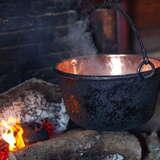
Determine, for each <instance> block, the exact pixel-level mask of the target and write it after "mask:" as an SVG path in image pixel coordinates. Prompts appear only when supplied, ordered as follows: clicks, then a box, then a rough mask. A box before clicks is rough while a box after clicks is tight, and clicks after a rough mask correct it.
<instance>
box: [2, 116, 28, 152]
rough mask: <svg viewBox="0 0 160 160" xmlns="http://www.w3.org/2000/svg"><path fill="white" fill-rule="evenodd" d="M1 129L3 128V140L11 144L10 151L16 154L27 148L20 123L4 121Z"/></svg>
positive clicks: (10, 120) (14, 120) (17, 121)
mask: <svg viewBox="0 0 160 160" xmlns="http://www.w3.org/2000/svg"><path fill="white" fill-rule="evenodd" d="M0 127H2V128H3V133H2V135H1V137H2V139H3V140H4V141H6V142H7V143H8V144H9V150H10V151H12V152H14V151H17V150H19V149H22V148H24V147H25V144H24V140H23V129H22V127H21V125H20V121H19V120H17V119H14V118H9V119H8V121H4V120H2V121H1V122H0Z"/></svg>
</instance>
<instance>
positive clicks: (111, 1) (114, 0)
mask: <svg viewBox="0 0 160 160" xmlns="http://www.w3.org/2000/svg"><path fill="white" fill-rule="evenodd" d="M120 1H121V0H105V1H104V6H105V7H106V8H108V9H111V8H113V9H114V10H115V11H118V12H119V13H120V14H121V15H123V16H124V17H125V19H126V20H127V22H128V23H129V25H130V27H131V29H132V31H133V32H134V34H135V36H136V39H137V41H138V42H139V45H140V48H141V52H142V54H143V55H142V56H143V57H142V58H143V61H142V62H141V63H140V65H139V67H138V73H139V74H140V75H141V76H142V77H143V78H144V79H148V78H150V77H152V76H153V75H154V74H155V66H154V64H153V63H152V62H151V61H150V60H149V57H148V54H147V51H146V49H145V47H144V44H143V41H142V39H141V37H140V33H139V31H138V30H137V27H136V25H135V23H134V22H133V20H132V19H131V17H130V16H129V15H128V13H127V12H126V11H124V10H123V9H122V8H121V7H120ZM144 65H150V67H151V72H150V73H149V74H147V75H142V73H141V72H142V69H143V66H144Z"/></svg>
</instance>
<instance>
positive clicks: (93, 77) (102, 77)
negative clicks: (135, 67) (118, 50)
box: [54, 54, 160, 80]
mask: <svg viewBox="0 0 160 160" xmlns="http://www.w3.org/2000/svg"><path fill="white" fill-rule="evenodd" d="M89 56H107V57H111V56H119V57H123V56H132V57H135V58H136V57H139V58H141V57H142V56H141V55H137V54H97V55H84V56H76V57H71V58H67V59H63V60H61V61H60V62H58V63H57V64H56V66H55V68H54V70H55V72H56V73H57V74H58V75H59V76H63V77H66V78H71V79H81V80H83V79H84V80H87V79H88V80H110V79H123V78H135V77H137V76H139V74H138V71H137V72H136V73H129V74H121V75H82V74H73V73H69V72H64V71H61V70H59V69H58V65H59V64H61V63H63V62H65V61H69V60H73V59H78V58H86V57H89ZM149 59H152V60H156V61H159V63H160V59H159V58H157V57H151V56H149ZM155 71H156V72H159V73H160V66H158V67H155ZM149 72H150V71H143V72H142V73H143V74H148V73H149Z"/></svg>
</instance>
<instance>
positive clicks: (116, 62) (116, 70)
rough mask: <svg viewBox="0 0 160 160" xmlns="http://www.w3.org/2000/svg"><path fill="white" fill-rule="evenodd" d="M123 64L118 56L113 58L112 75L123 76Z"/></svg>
mask: <svg viewBox="0 0 160 160" xmlns="http://www.w3.org/2000/svg"><path fill="white" fill-rule="evenodd" d="M122 66H123V63H122V62H121V59H120V58H119V57H118V56H115V57H112V58H111V75H121V74H122Z"/></svg>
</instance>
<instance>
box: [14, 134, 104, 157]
mask: <svg viewBox="0 0 160 160" xmlns="http://www.w3.org/2000/svg"><path fill="white" fill-rule="evenodd" d="M102 146H103V145H102V141H101V140H100V136H99V135H98V133H96V132H94V131H81V132H77V131H70V132H68V133H66V134H64V135H62V136H59V137H57V138H53V139H50V140H48V141H44V142H39V143H36V144H33V145H32V146H28V147H26V148H25V149H24V150H21V151H18V152H16V153H14V156H15V158H16V160H71V158H73V155H75V156H74V158H75V159H76V154H81V153H84V152H88V151H91V150H92V151H97V150H99V149H100V148H102Z"/></svg>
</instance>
